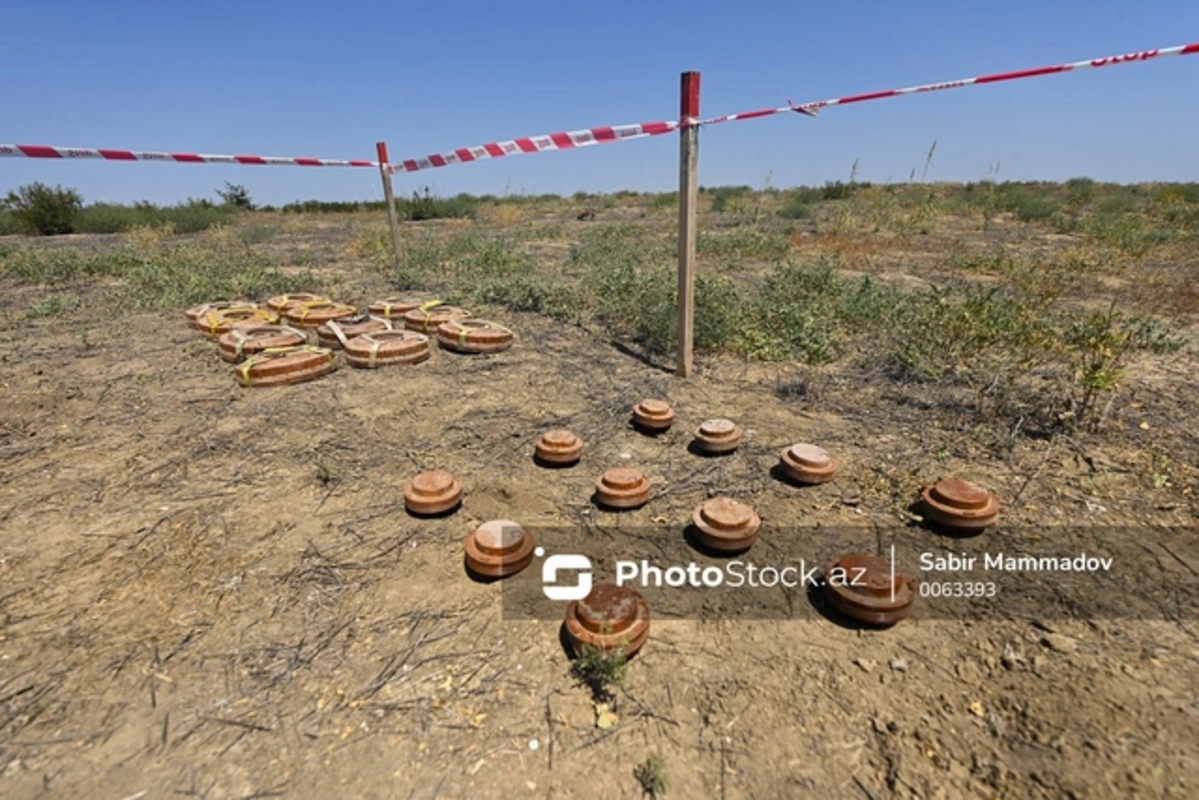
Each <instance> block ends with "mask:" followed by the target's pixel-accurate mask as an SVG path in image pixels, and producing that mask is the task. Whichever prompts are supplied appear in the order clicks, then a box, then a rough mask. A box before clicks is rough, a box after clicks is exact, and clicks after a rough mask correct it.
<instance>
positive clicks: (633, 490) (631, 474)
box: [595, 467, 650, 509]
mask: <svg viewBox="0 0 1199 800" xmlns="http://www.w3.org/2000/svg"><path fill="white" fill-rule="evenodd" d="M649 492H650V482H649V478H647V477H645V476H644V475H642V474H641V471H640V470H636V469H633V468H632V467H617V468H615V469H610V470H608V471H607V472H605V473H604V474H603V475H602V476H600V478H599V480H597V481H596V482H595V496H596V499H597V500H598V501H599V502H600V504H601V505H605V506H607V507H608V508H619V509H627V508H639V507H641V506H643V505H645V504H646V503H647V502H649Z"/></svg>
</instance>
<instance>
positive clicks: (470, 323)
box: [437, 317, 512, 353]
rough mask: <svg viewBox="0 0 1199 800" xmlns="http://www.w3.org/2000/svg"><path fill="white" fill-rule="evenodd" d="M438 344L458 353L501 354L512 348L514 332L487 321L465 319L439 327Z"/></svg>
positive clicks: (451, 321) (442, 324)
mask: <svg viewBox="0 0 1199 800" xmlns="http://www.w3.org/2000/svg"><path fill="white" fill-rule="evenodd" d="M437 343H438V344H440V345H441V346H442V347H444V348H445V349H446V350H453V351H454V352H456V353H499V352H501V351H503V350H507V349H508V348H509V347H511V346H512V331H510V330H508V329H507V328H505V327H504V326H503V325H499V324H497V323H494V322H489V321H487V320H485V319H474V318H473V317H463V318H460V319H452V320H450V321H449V322H443V323H441V324H440V325H438V326H437Z"/></svg>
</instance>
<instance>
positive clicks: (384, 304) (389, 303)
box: [367, 296, 428, 319]
mask: <svg viewBox="0 0 1199 800" xmlns="http://www.w3.org/2000/svg"><path fill="white" fill-rule="evenodd" d="M427 302H428V300H425V299H424V298H417V297H404V296H400V297H385V298H383V299H382V300H376V301H375V302H373V303H371V304H370V306H368V307H367V311H369V312H371V313H372V314H374V315H375V316H379V317H383V318H384V319H399V318H400V317H402V316H404V315H405V314H407V313H408V312H409V311H411V310H412V309H414V308H420V307H421V306H422V305H424V304H425V303H427Z"/></svg>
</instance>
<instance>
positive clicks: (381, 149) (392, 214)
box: [375, 142, 400, 269]
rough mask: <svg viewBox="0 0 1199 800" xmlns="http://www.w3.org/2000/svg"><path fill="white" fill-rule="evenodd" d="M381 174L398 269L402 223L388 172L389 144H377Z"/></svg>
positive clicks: (394, 259) (392, 245)
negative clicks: (397, 211)
mask: <svg viewBox="0 0 1199 800" xmlns="http://www.w3.org/2000/svg"><path fill="white" fill-rule="evenodd" d="M375 152H376V153H378V155H379V174H380V175H382V176H383V197H384V199H385V200H387V224H388V226H389V227H390V228H391V253H392V258H393V264H394V266H395V267H396V269H399V267H400V221H399V217H398V215H397V214H396V198H395V193H394V192H393V191H392V188H391V173H390V172H388V171H387V164H388V163H389V162H388V160H387V142H377V143H376V144H375Z"/></svg>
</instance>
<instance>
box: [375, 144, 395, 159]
mask: <svg viewBox="0 0 1199 800" xmlns="http://www.w3.org/2000/svg"><path fill="white" fill-rule="evenodd" d="M375 153H376V154H378V156H379V163H380V164H390V163H391V162H390V161H388V160H387V142H376V143H375Z"/></svg>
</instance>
